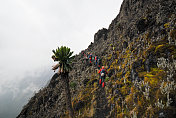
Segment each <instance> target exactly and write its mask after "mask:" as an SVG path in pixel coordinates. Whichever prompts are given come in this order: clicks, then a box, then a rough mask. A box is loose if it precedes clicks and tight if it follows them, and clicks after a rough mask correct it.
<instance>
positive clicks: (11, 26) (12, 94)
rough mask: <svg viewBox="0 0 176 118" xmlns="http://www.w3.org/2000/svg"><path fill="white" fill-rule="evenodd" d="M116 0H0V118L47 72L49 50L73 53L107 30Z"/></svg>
mask: <svg viewBox="0 0 176 118" xmlns="http://www.w3.org/2000/svg"><path fill="white" fill-rule="evenodd" d="M121 3H122V0H1V1H0V54H1V56H0V118H14V117H16V115H17V114H19V112H20V110H21V109H22V106H23V105H25V104H26V103H27V102H28V100H29V99H30V97H31V96H32V95H33V93H34V91H38V90H39V89H40V88H41V87H43V86H45V85H46V83H47V82H48V81H49V79H50V78H51V77H52V75H53V73H54V72H52V71H51V66H52V65H53V64H54V63H53V62H52V60H51V58H50V57H51V55H52V49H56V48H57V46H61V45H66V46H68V47H70V48H71V50H72V51H74V52H75V54H78V53H79V52H80V51H81V50H83V49H85V48H87V47H88V45H89V44H90V43H91V42H93V40H94V39H93V37H94V34H95V33H96V32H97V31H98V30H99V29H101V28H103V27H105V28H108V26H109V24H110V23H111V21H112V20H113V19H114V18H115V17H116V16H117V14H118V13H119V9H120V5H121Z"/></svg>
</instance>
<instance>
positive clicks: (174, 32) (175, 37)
mask: <svg viewBox="0 0 176 118" xmlns="http://www.w3.org/2000/svg"><path fill="white" fill-rule="evenodd" d="M170 37H171V38H172V39H173V40H176V29H173V30H171V31H170Z"/></svg>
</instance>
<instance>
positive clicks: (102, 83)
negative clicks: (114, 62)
mask: <svg viewBox="0 0 176 118" xmlns="http://www.w3.org/2000/svg"><path fill="white" fill-rule="evenodd" d="M98 73H99V74H100V80H99V84H100V86H102V87H104V86H105V82H104V80H105V78H106V74H108V72H107V71H106V69H105V67H104V66H102V68H101V69H100V70H99V72H98Z"/></svg>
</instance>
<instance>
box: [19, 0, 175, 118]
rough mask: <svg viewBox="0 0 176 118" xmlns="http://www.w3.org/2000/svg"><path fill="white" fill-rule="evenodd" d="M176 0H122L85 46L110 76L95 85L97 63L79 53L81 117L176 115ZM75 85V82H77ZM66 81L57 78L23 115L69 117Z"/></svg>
mask: <svg viewBox="0 0 176 118" xmlns="http://www.w3.org/2000/svg"><path fill="white" fill-rule="evenodd" d="M175 13H176V1H175V0H167V1H166V0H124V1H123V3H122V6H121V10H120V13H119V14H118V16H117V17H116V18H115V19H114V20H113V21H112V23H111V24H110V26H109V28H108V29H105V28H103V29H101V30H99V31H98V32H97V33H96V34H95V35H94V42H93V43H91V44H90V45H89V47H88V48H87V49H85V50H84V52H85V53H87V52H91V53H92V54H93V55H98V56H99V57H101V58H102V62H103V65H105V66H106V67H107V68H108V72H109V78H107V79H106V86H105V88H99V87H98V86H97V80H98V78H99V77H98V74H97V71H98V70H97V68H96V67H95V66H93V65H92V66H89V65H87V64H86V62H85V58H84V56H82V54H81V53H80V54H79V55H76V57H75V61H74V63H73V70H72V71H71V72H70V84H71V85H74V86H73V87H72V89H71V91H72V102H73V106H74V109H75V115H76V116H77V117H97V118H99V117H102V118H103V117H125V116H126V117H136V116H137V117H169V118H170V117H173V116H175V115H176V92H175V89H176V84H175V81H176V72H175V71H176V50H175V49H176V14H175ZM73 83H76V85H75V84H73ZM67 115H68V112H67V111H66V107H65V100H64V91H63V88H62V82H61V81H60V79H59V78H57V76H53V78H52V79H51V82H50V84H49V85H48V86H47V87H45V88H43V89H41V90H40V91H39V93H36V94H35V96H34V97H32V98H31V100H30V101H29V103H28V104H27V105H26V106H24V108H23V110H22V112H21V113H20V114H19V116H18V117H19V118H23V117H24V118H26V117H28V118H31V117H34V118H37V117H39V118H40V117H46V118H52V117H53V118H54V117H67Z"/></svg>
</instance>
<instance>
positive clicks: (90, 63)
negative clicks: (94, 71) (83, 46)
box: [88, 53, 92, 65]
mask: <svg viewBox="0 0 176 118" xmlns="http://www.w3.org/2000/svg"><path fill="white" fill-rule="evenodd" d="M88 59H89V65H92V54H91V53H90V55H89V56H88Z"/></svg>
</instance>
